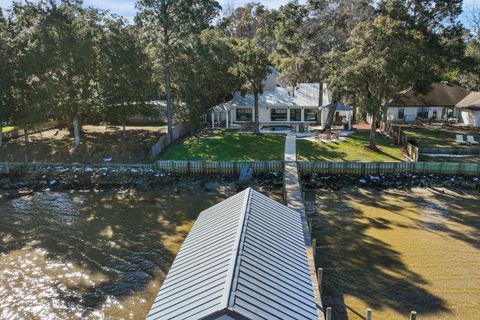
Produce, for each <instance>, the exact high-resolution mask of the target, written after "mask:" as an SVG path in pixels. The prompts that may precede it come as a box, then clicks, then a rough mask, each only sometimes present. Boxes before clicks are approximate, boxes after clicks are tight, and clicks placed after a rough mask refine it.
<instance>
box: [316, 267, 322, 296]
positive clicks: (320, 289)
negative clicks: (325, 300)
mask: <svg viewBox="0 0 480 320" xmlns="http://www.w3.org/2000/svg"><path fill="white" fill-rule="evenodd" d="M322 280H323V269H322V268H318V269H317V282H318V292H320V294H321V293H322Z"/></svg>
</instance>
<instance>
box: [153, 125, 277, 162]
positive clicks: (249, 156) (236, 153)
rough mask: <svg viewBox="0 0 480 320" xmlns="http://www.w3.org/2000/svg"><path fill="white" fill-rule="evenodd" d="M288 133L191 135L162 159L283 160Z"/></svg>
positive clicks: (232, 132) (223, 132)
mask: <svg viewBox="0 0 480 320" xmlns="http://www.w3.org/2000/svg"><path fill="white" fill-rule="evenodd" d="M284 148H285V136H284V135H280V134H260V135H255V134H250V133H240V132H237V131H226V130H222V131H216V132H215V133H213V134H212V135H210V136H205V137H191V138H189V139H187V140H186V141H184V142H183V143H180V144H176V145H173V146H171V147H170V148H168V149H167V150H166V151H165V153H164V154H163V156H162V157H161V159H162V160H210V161H254V160H282V159H283V157H284V155H283V152H284Z"/></svg>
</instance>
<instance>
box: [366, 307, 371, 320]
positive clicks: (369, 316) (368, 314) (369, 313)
mask: <svg viewBox="0 0 480 320" xmlns="http://www.w3.org/2000/svg"><path fill="white" fill-rule="evenodd" d="M367 320H372V309H370V308H367Z"/></svg>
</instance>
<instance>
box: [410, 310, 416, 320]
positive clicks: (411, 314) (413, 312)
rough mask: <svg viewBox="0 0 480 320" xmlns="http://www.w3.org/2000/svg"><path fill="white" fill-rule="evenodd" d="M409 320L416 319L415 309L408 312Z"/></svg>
mask: <svg viewBox="0 0 480 320" xmlns="http://www.w3.org/2000/svg"><path fill="white" fill-rule="evenodd" d="M410 320H417V311H412V312H410Z"/></svg>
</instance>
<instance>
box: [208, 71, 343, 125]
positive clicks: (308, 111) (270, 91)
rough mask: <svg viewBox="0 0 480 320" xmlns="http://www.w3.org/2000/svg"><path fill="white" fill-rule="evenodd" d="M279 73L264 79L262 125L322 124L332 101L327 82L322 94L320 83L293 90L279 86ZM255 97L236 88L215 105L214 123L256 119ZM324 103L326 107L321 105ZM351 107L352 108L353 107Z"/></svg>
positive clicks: (261, 103)
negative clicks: (233, 92)
mask: <svg viewBox="0 0 480 320" xmlns="http://www.w3.org/2000/svg"><path fill="white" fill-rule="evenodd" d="M278 77H279V73H278V71H277V70H275V69H272V72H271V73H270V74H269V75H268V76H267V78H266V79H265V81H264V88H263V94H261V95H259V101H258V113H259V119H258V120H259V123H260V127H261V128H264V129H265V128H267V129H268V128H269V127H275V126H279V125H280V126H285V125H288V126H290V125H300V124H303V125H305V126H307V125H316V124H320V125H323V122H322V121H324V120H325V119H326V114H327V113H328V110H327V109H325V108H326V107H327V104H328V103H329V102H330V97H329V93H328V90H327V89H326V86H325V85H324V86H323V88H324V89H323V91H322V95H321V96H320V88H321V86H320V84H319V83H301V84H299V85H297V87H296V88H295V91H294V92H291V90H289V89H287V88H285V87H282V86H280V85H279V84H278V83H279V82H278V81H277V80H278ZM254 102H255V101H254V97H253V95H252V94H247V95H242V94H241V93H240V92H238V91H237V92H235V94H234V96H233V99H232V100H230V101H228V102H225V103H222V104H220V105H218V106H216V107H214V108H213V112H212V114H211V117H212V119H210V121H211V123H213V124H215V123H220V122H225V123H226V127H227V128H228V127H233V126H234V125H241V124H243V123H245V122H253V121H255V111H254ZM321 106H323V107H321ZM347 111H348V110H346V109H345V110H343V109H342V110H339V111H338V114H337V116H338V117H339V119H340V118H341V117H347V115H346V114H347V113H348V112H347ZM350 111H351V109H350Z"/></svg>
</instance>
